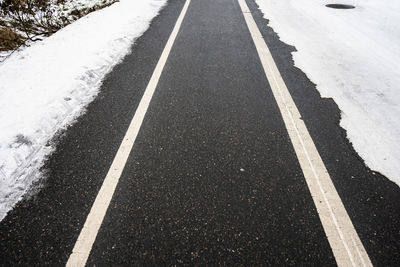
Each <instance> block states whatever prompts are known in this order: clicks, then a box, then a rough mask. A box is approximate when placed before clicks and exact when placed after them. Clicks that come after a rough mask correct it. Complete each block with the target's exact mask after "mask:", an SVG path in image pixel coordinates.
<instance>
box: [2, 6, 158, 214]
mask: <svg viewBox="0 0 400 267" xmlns="http://www.w3.org/2000/svg"><path fill="white" fill-rule="evenodd" d="M165 3H166V0H121V1H120V2H118V3H116V4H113V5H112V6H110V7H108V8H105V9H102V10H99V11H96V12H93V13H91V14H89V15H88V16H86V17H83V18H81V19H80V20H78V21H76V22H74V23H72V24H70V25H69V26H67V27H65V28H64V29H62V30H60V31H58V32H57V33H55V34H54V35H52V36H51V37H49V38H46V39H45V40H43V41H41V42H37V43H35V44H33V45H32V46H31V47H28V48H26V49H24V50H23V51H20V52H18V53H15V54H13V55H12V56H11V57H10V58H8V59H7V60H6V61H4V62H3V63H0V129H1V131H0V220H1V219H3V218H4V217H5V215H6V213H7V212H8V211H9V210H10V209H11V208H12V207H13V205H14V204H15V203H16V202H17V201H18V200H20V199H21V197H22V196H23V194H24V193H25V192H26V191H27V189H28V188H29V186H30V185H31V184H32V182H34V181H35V180H37V179H38V178H39V176H40V173H39V171H38V170H39V168H40V167H41V165H42V164H43V160H44V158H45V157H46V156H47V155H49V153H50V152H51V151H52V148H51V147H49V146H47V144H48V141H49V140H50V139H51V138H52V137H53V136H54V134H55V133H56V132H57V131H58V130H59V129H61V128H63V127H65V126H67V125H68V124H71V123H72V122H73V120H74V119H75V118H76V117H77V116H78V115H80V114H81V113H82V111H83V109H84V107H85V106H86V105H87V104H88V103H89V102H90V101H92V99H93V98H94V97H95V95H96V94H97V93H98V90H99V87H100V85H101V82H102V79H103V77H104V76H105V74H107V73H108V72H109V71H110V70H111V69H112V67H113V66H114V65H116V64H117V63H118V62H119V61H120V60H121V59H122V58H123V57H124V55H126V54H127V53H128V52H129V49H130V47H131V45H132V43H133V41H134V40H135V38H137V37H138V36H140V35H141V34H143V32H144V31H145V30H146V29H147V28H148V27H149V23H150V21H151V20H152V19H153V18H154V17H155V16H156V15H157V14H158V12H159V10H160V8H161V7H162V6H163V5H164V4H165Z"/></svg>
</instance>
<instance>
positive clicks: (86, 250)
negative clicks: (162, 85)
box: [66, 0, 190, 266]
mask: <svg viewBox="0 0 400 267" xmlns="http://www.w3.org/2000/svg"><path fill="white" fill-rule="evenodd" d="M189 3H190V0H186V2H185V5H184V6H183V8H182V11H181V13H180V15H179V17H178V20H177V22H176V24H175V27H174V29H173V30H172V33H171V35H170V37H169V39H168V41H167V44H166V45H165V48H164V50H163V52H162V54H161V56H160V59H159V60H158V63H157V66H156V68H155V69H154V72H153V74H152V76H151V79H150V81H149V83H148V85H147V87H146V90H145V92H144V94H143V97H142V99H141V100H140V103H139V106H138V108H137V110H136V112H135V115H134V116H133V119H132V121H131V123H130V125H129V128H128V130H127V132H126V134H125V137H124V139H123V141H122V143H121V145H120V147H119V149H118V152H117V154H116V155H115V158H114V160H113V163H112V164H111V167H110V169H109V171H108V173H107V175H106V178H105V179H104V182H103V185H102V186H101V188H100V190H99V193H98V194H97V197H96V199H95V201H94V203H93V206H92V208H91V210H90V212H89V215H88V217H87V218H86V221H85V224H84V226H83V228H82V230H81V232H80V234H79V237H78V240H77V241H76V243H75V246H74V248H73V250H72V254H71V255H70V256H69V259H68V262H67V264H66V266H85V264H86V261H87V259H88V257H89V254H90V251H91V250H92V246H93V243H94V241H95V239H96V236H97V233H98V231H99V229H100V226H101V224H102V222H103V219H104V216H105V214H106V212H107V209H108V206H109V205H110V202H111V199H112V196H113V194H114V191H115V188H116V186H117V184H118V181H119V178H120V176H121V173H122V171H123V169H124V167H125V164H126V161H127V160H128V157H129V154H130V152H131V150H132V147H133V145H134V143H135V140H136V137H137V135H138V133H139V130H140V127H141V125H142V122H143V119H144V116H145V115H146V112H147V109H148V107H149V104H150V101H151V98H152V97H153V94H154V91H155V89H156V87H157V84H158V80H159V79H160V76H161V73H162V71H163V69H164V66H165V63H166V61H167V58H168V55H169V53H170V51H171V48H172V45H173V43H174V41H175V38H176V36H177V34H178V31H179V28H180V26H181V24H182V21H183V18H184V17H185V14H186V11H187V9H188V6H189Z"/></svg>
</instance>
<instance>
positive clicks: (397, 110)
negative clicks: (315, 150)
mask: <svg viewBox="0 0 400 267" xmlns="http://www.w3.org/2000/svg"><path fill="white" fill-rule="evenodd" d="M256 2H257V3H258V5H259V7H260V9H261V11H262V12H263V13H264V17H265V18H266V19H268V20H269V21H270V26H271V27H272V28H273V29H274V30H275V31H276V32H277V33H278V35H279V37H280V39H281V40H282V41H283V42H285V43H287V44H290V45H293V46H295V47H296V49H297V51H298V52H294V53H293V59H294V62H295V65H296V66H297V67H299V68H300V69H302V70H303V71H304V72H305V73H306V74H307V76H308V77H309V78H310V79H311V80H312V81H313V82H314V83H315V84H317V89H318V90H319V92H320V93H321V95H322V97H331V98H333V99H334V101H335V102H336V103H337V104H338V106H339V108H340V110H341V111H342V120H341V126H342V127H343V128H344V129H346V130H347V135H348V138H349V140H350V141H351V142H352V143H353V146H354V148H355V150H356V151H357V152H358V153H359V155H360V156H361V157H362V158H363V159H364V160H365V163H366V164H367V165H368V166H369V167H370V168H371V169H373V170H376V171H379V172H381V173H382V174H384V175H385V176H387V177H388V178H389V179H391V180H392V181H394V182H396V183H397V184H398V185H400V171H399V166H400V104H399V103H400V15H399V14H400V2H399V1H392V0H343V1H339V2H338V1H327V0H318V1H316V0H256ZM329 3H341V4H350V5H354V6H356V8H355V9H348V10H341V9H331V8H327V7H325V5H326V4H329Z"/></svg>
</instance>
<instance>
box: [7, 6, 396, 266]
mask: <svg viewBox="0 0 400 267" xmlns="http://www.w3.org/2000/svg"><path fill="white" fill-rule="evenodd" d="M247 3H248V5H249V7H250V10H251V11H252V13H253V16H254V18H255V20H256V23H257V24H258V26H259V28H260V30H261V32H262V34H263V36H264V38H265V40H266V42H267V44H268V46H269V47H270V50H271V53H272V54H273V57H274V59H275V61H276V63H277V66H278V68H279V70H280V71H281V74H282V77H283V79H284V80H285V82H286V83H287V87H288V89H289V91H290V92H291V94H292V96H293V99H294V101H295V103H296V105H297V107H298V109H299V111H300V113H301V115H302V118H303V119H304V121H305V123H306V125H307V128H308V130H309V132H310V134H311V136H312V138H313V140H314V142H315V144H316V146H317V149H318V151H319V153H320V154H321V157H322V159H323V161H324V163H325V165H326V167H327V169H328V171H329V173H330V175H331V177H332V180H333V182H334V184H335V186H336V188H337V191H338V193H339V195H340V197H341V198H342V201H343V203H344V205H345V207H346V209H347V211H348V213H349V215H350V217H351V219H352V221H353V224H354V226H355V228H356V230H357V232H358V234H359V236H360V239H361V241H362V242H363V244H364V246H365V248H366V250H367V252H368V254H369V256H370V258H371V261H372V263H373V264H374V265H376V266H398V264H399V262H400V204H399V201H398V199H399V197H400V189H399V187H398V186H397V185H395V184H394V183H392V182H390V181H389V180H388V179H387V178H385V177H384V176H382V175H380V174H378V173H375V172H373V171H371V170H369V169H368V168H367V167H366V166H365V165H364V163H363V161H362V160H361V159H360V158H359V157H358V155H357V154H356V153H355V151H354V150H353V148H352V146H351V144H350V143H349V142H348V140H347V139H346V138H345V136H346V133H345V131H344V130H343V129H341V128H340V126H339V120H340V111H339V109H338V108H337V106H336V104H335V103H334V102H333V101H332V100H331V99H321V98H320V95H319V93H318V91H317V90H316V89H315V85H313V84H312V83H311V82H310V81H309V80H308V79H307V77H306V76H305V75H304V74H303V73H302V72H301V71H300V70H299V69H297V68H295V67H294V66H293V61H292V58H291V54H290V53H291V52H293V51H295V48H293V47H291V46H288V45H286V44H284V43H282V42H280V41H279V39H278V37H277V35H276V34H275V33H274V32H273V30H272V29H271V28H269V27H268V26H267V23H268V22H267V20H265V19H263V17H262V14H261V12H260V11H259V10H258V8H257V6H256V4H255V3H254V1H253V0H248V1H247ZM183 4H184V1H183V0H170V1H169V2H168V5H167V6H166V7H165V8H164V9H163V10H162V11H161V13H160V15H159V16H158V17H156V18H155V19H154V20H153V22H152V24H151V27H150V28H149V30H148V31H147V32H146V33H145V34H144V35H143V36H142V37H140V38H139V39H138V40H137V41H136V42H135V44H134V45H133V52H132V54H130V55H128V56H127V57H126V58H125V59H124V61H123V62H122V63H121V64H119V65H118V66H117V67H115V68H114V70H113V71H112V72H111V73H110V74H109V75H108V76H107V77H106V79H105V80H104V83H103V85H102V88H101V92H100V94H99V95H98V97H97V98H96V99H95V100H94V101H93V102H92V103H91V104H90V105H89V106H88V108H87V112H86V113H85V114H84V115H83V116H81V117H80V118H79V119H78V121H77V122H76V123H75V124H74V125H72V126H71V127H69V128H68V129H67V130H65V131H64V132H62V133H60V135H59V136H58V137H57V138H55V140H54V144H55V145H56V151H55V152H54V153H53V154H52V155H51V156H50V158H49V159H48V161H47V163H46V165H45V167H44V169H43V170H44V172H45V175H44V178H43V179H42V180H41V181H40V183H39V184H38V185H37V186H39V187H41V189H40V190H37V191H39V192H37V193H34V194H31V195H32V196H30V197H28V198H26V199H25V200H23V201H21V202H20V203H19V204H18V205H17V206H16V208H15V209H14V210H12V211H10V212H9V214H8V215H7V217H6V218H5V219H4V220H3V221H2V222H1V223H0V257H1V258H0V265H2V266H16V265H24V266H26V265H29V266H31V265H34V266H36V265H55V266H57V265H64V264H65V262H66V261H67V259H68V256H69V254H70V253H71V251H72V248H73V245H74V243H75V241H76V239H77V237H78V235H79V231H80V229H81V228H82V226H83V223H84V221H85V219H86V216H87V214H88V213H89V210H90V207H91V205H92V203H93V201H94V198H95V197H96V194H97V192H98V190H99V188H100V186H101V184H102V181H103V179H104V177H105V175H106V173H107V171H108V168H109V166H110V165H111V162H112V160H113V157H114V156H115V153H116V151H117V149H118V147H119V144H120V142H121V140H122V138H123V135H124V134H125V131H126V129H127V127H128V125H129V122H130V120H131V119H132V117H133V114H134V112H135V110H136V107H137V105H138V103H139V101H140V98H141V96H142V94H143V91H144V89H145V87H146V85H147V83H148V81H149V79H150V76H151V74H152V71H153V70H154V67H155V64H156V63H157V61H158V58H159V56H160V54H161V52H162V49H163V48H164V46H165V43H166V41H167V39H168V37H169V34H170V33H171V31H172V27H173V26H174V24H175V22H176V19H177V17H178V16H179V13H180V11H181V9H182V6H183ZM175 264H176V265H186V264H187V265H204V264H209V265H316V266H321V265H324V266H325V265H326V266H330V265H335V260H334V257H333V254H332V251H331V250H330V247H329V244H328V241H327V239H326V237H325V234H324V231H323V228H322V225H321V223H320V221H319V218H318V214H317V212H316V210H315V207H314V204H313V202H312V199H311V196H310V193H309V191H308V188H307V185H306V183H305V180H304V177H303V175H302V172H301V169H300V167H299V164H298V162H297V159H296V155H295V153H294V150H293V147H292V145H291V143H290V139H289V137H288V134H287V132H286V129H285V126H284V123H283V120H282V118H281V116H280V112H279V109H278V107H277V104H276V103H275V100H274V98H273V95H272V92H271V90H270V87H269V84H268V82H267V80H266V77H265V74H264V73H263V71H262V67H261V63H260V61H259V58H258V55H257V53H256V50H255V47H254V44H253V42H252V39H251V36H250V33H249V32H248V29H247V26H246V24H245V21H244V18H243V15H242V14H241V11H240V8H239V6H238V3H237V1H236V0H219V1H213V0H192V2H191V4H190V6H189V9H188V11H187V14H186V16H185V19H184V21H183V23H182V26H181V29H180V32H179V34H178V36H177V39H176V40H175V43H174V46H173V48H172V51H171V54H170V56H169V58H168V61H167V63H166V66H165V68H164V71H163V73H162V76H161V79H160V81H159V84H158V86H157V89H156V92H155V94H154V97H153V99H152V102H151V104H150V107H149V110H148V112H147V114H146V117H145V120H144V122H143V125H142V128H141V130H140V132H139V136H138V138H137V140H136V143H135V145H134V148H133V150H132V153H131V155H130V157H129V159H128V163H127V165H126V167H125V170H124V172H123V174H122V176H121V178H120V182H119V184H118V186H117V189H116V191H115V194H114V197H113V200H112V202H111V204H110V207H109V209H108V211H107V214H106V217H105V219H104V221H103V224H102V227H101V229H100V232H99V234H98V236H97V238H96V241H95V243H94V246H93V249H92V252H91V254H90V256H89V259H88V262H87V265H88V266H92V265H98V266H107V265H123V266H126V265H129V266H130V265H175Z"/></svg>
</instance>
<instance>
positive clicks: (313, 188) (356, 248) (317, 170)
mask: <svg viewBox="0 0 400 267" xmlns="http://www.w3.org/2000/svg"><path fill="white" fill-rule="evenodd" d="M238 1H239V5H240V8H241V10H242V13H243V16H244V18H245V20H246V23H247V26H248V28H249V30H250V34H251V36H252V38H253V41H254V44H255V46H256V49H257V52H258V55H259V57H260V60H261V63H262V66H263V68H264V72H265V75H266V76H267V79H268V82H269V83H270V86H271V89H272V92H273V94H274V97H275V100H276V102H277V103H278V106H279V109H280V112H281V114H282V117H283V120H284V122H285V126H286V129H287V131H288V133H289V137H290V140H291V141H292V144H293V147H294V150H295V152H296V155H297V158H298V160H299V163H300V166H301V168H302V171H303V174H304V177H305V179H306V182H307V185H308V188H309V190H310V193H311V196H312V198H313V201H314V204H315V206H316V208H317V211H318V214H319V217H320V220H321V223H322V226H323V228H324V231H325V234H326V236H327V238H328V241H329V244H330V246H331V248H332V251H333V254H334V256H335V259H336V263H337V264H338V266H372V264H371V261H370V259H369V257H368V254H367V252H366V251H365V248H364V246H363V244H362V243H361V240H360V238H359V236H358V234H357V232H356V230H355V229H354V226H353V224H352V222H351V220H350V217H349V215H348V214H347V212H346V209H345V207H344V206H343V203H342V201H341V199H340V197H339V195H338V193H337V191H336V189H335V186H334V185H333V183H332V180H331V178H330V176H329V174H328V171H327V170H326V167H325V165H324V163H323V162H322V159H321V157H320V155H319V153H318V151H317V148H316V147H315V144H314V142H313V140H312V138H311V136H310V134H309V132H308V130H307V128H306V125H305V124H304V122H303V120H302V119H301V116H300V113H299V111H298V109H297V107H296V104H295V103H294V101H293V99H292V96H291V95H290V93H289V90H288V89H287V87H286V84H285V82H284V81H283V79H282V76H281V74H280V72H279V70H278V68H277V66H276V64H275V62H274V59H273V58H272V55H271V52H270V51H269V49H268V46H267V44H266V43H265V41H264V39H263V37H262V35H261V32H260V30H259V29H258V27H257V24H256V23H255V21H254V18H253V16H252V14H251V13H250V12H249V8H248V6H247V4H246V2H245V0H238Z"/></svg>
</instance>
